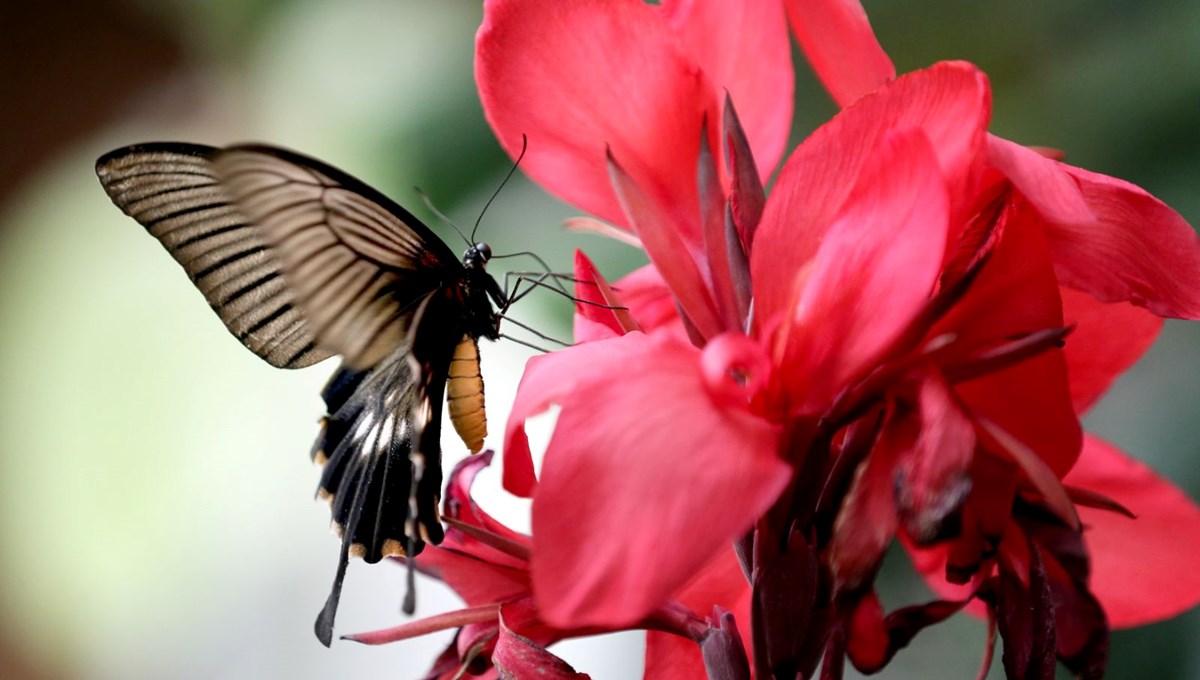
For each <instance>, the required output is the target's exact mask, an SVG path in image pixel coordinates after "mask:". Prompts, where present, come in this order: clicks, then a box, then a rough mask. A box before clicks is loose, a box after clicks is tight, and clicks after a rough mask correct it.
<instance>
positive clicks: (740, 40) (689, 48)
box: [661, 0, 795, 177]
mask: <svg viewBox="0 0 1200 680" xmlns="http://www.w3.org/2000/svg"><path fill="white" fill-rule="evenodd" d="M661 8H662V10H663V11H664V12H665V13H666V20H667V23H668V24H669V25H670V26H671V29H672V30H673V31H674V32H675V35H676V36H677V37H678V38H679V40H680V42H681V43H682V44H683V48H684V50H685V52H686V53H687V54H688V56H689V57H691V59H692V60H693V61H694V62H695V63H697V64H699V65H700V67H701V68H702V69H704V73H705V75H707V76H708V80H709V82H711V83H712V84H713V85H714V86H715V87H716V88H717V89H718V91H719V90H726V91H728V92H729V94H730V96H732V97H733V101H734V103H735V104H736V105H737V110H738V115H739V117H740V118H741V120H742V124H743V126H745V128H746V133H747V135H748V136H749V138H750V143H751V146H752V147H753V149H754V158H755V160H756V161H757V165H758V171H759V174H760V175H761V176H763V177H769V176H770V175H771V172H772V171H774V169H775V166H776V164H778V163H779V159H780V158H781V157H782V156H783V150H784V148H785V146H786V145H787V140H788V133H789V132H790V131H791V125H792V87H793V83H794V81H795V78H794V75H793V73H792V48H791V44H790V43H789V42H788V34H787V22H786V21H785V18H784V13H783V7H782V6H781V5H780V4H779V2H778V0H666V1H665V2H663V3H662V5H661ZM713 122H714V123H715V122H716V120H715V119H714V121H713Z"/></svg>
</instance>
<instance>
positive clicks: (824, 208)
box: [750, 62, 991, 319]
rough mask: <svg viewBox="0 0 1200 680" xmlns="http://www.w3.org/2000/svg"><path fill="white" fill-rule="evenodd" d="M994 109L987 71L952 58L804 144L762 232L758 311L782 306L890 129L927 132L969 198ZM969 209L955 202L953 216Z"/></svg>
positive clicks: (863, 102) (757, 243) (898, 83)
mask: <svg viewBox="0 0 1200 680" xmlns="http://www.w3.org/2000/svg"><path fill="white" fill-rule="evenodd" d="M990 113H991V92H990V90H989V89H988V83H987V77H986V76H985V75H984V74H983V73H982V72H980V71H979V70H978V69H977V68H975V67H974V66H971V65H970V64H964V63H959V62H944V63H940V64H937V65H935V66H932V67H930V68H928V69H924V70H921V71H915V72H913V73H910V74H907V75H904V76H901V77H900V78H898V79H897V80H895V81H894V82H891V83H888V84H887V85H885V86H884V87H882V88H880V89H879V90H878V91H876V92H874V93H872V94H870V95H867V96H866V97H863V98H862V99H860V100H858V101H857V102H855V103H854V105H852V106H850V107H848V108H846V109H844V110H843V111H842V112H840V113H839V114H838V115H836V116H834V118H833V120H831V121H830V122H828V123H826V124H825V125H823V126H821V127H820V128H818V129H817V131H816V132H814V133H813V134H812V135H810V136H809V137H808V139H806V140H804V142H803V143H802V144H801V145H800V146H799V148H797V149H796V151H795V152H794V153H793V154H792V155H791V157H790V158H789V159H788V161H787V163H786V164H785V165H784V167H783V170H782V171H781V172H780V174H779V178H778V180H777V181H776V183H775V189H774V191H773V192H772V193H771V197H770V199H769V200H768V201H767V206H766V209H765V211H764V213H763V218H762V222H761V223H760V224H759V228H758V231H757V232H756V234H755V237H754V249H753V251H752V252H751V258H750V259H751V262H750V265H751V266H750V271H751V274H752V280H753V281H754V288H755V302H754V304H755V309H756V312H755V315H756V317H757V318H759V319H769V318H770V316H771V315H773V314H778V313H780V312H781V311H782V310H783V307H784V306H785V305H786V304H787V302H788V301H789V298H790V296H791V294H792V285H793V280H794V277H795V274H796V272H797V271H799V270H800V269H801V268H802V267H803V266H804V264H805V263H806V262H808V261H809V260H810V259H812V257H813V256H814V255H815V253H816V252H817V248H818V247H819V246H820V244H821V241H822V239H823V238H824V235H825V232H826V231H827V230H828V229H829V227H830V225H831V224H832V223H833V221H834V219H835V218H836V217H837V216H838V214H839V213H840V212H842V210H843V204H844V203H845V202H846V199H847V198H848V197H849V196H850V193H851V192H852V191H853V190H854V187H855V184H856V181H857V179H858V177H859V175H860V173H861V171H862V167H863V165H864V164H865V163H866V162H867V159H869V158H870V157H872V156H873V155H875V154H876V153H877V151H878V147H879V146H880V144H881V142H882V141H883V139H884V138H885V137H886V136H887V135H888V134H889V133H890V132H892V131H894V130H902V129H905V128H916V129H918V130H920V131H921V132H922V133H923V134H924V135H925V137H926V138H928V140H929V143H930V146H931V147H932V149H933V151H934V154H935V156H936V158H937V165H938V168H939V169H940V171H941V174H942V176H943V177H944V178H945V182H946V183H947V185H948V188H949V195H950V196H951V197H958V196H968V195H971V191H970V189H971V186H972V185H973V183H974V182H975V181H976V177H977V175H978V174H979V173H981V172H982V155H981V152H982V150H983V145H984V141H985V134H986V132H985V131H986V128H987V122H988V118H989V116H990ZM962 200H965V199H962ZM965 207H966V206H958V207H957V208H955V207H954V206H952V210H951V213H952V214H954V213H955V211H956V210H959V209H962V210H965ZM964 217H965V216H964Z"/></svg>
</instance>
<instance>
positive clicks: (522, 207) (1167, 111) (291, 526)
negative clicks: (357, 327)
mask: <svg viewBox="0 0 1200 680" xmlns="http://www.w3.org/2000/svg"><path fill="white" fill-rule="evenodd" d="M867 8H868V11H869V12H870V13H871V16H872V19H873V22H874V24H875V26H876V29H877V31H878V33H879V35H880V37H881V39H882V41H883V43H884V45H885V47H887V48H888V49H889V51H890V53H891V54H892V56H893V58H894V59H895V60H896V62H897V65H898V67H899V68H900V69H901V70H902V71H903V70H910V69H912V68H917V67H921V66H925V65H928V64H929V63H931V62H933V61H936V60H938V59H944V58H963V59H969V60H971V61H974V62H976V63H978V64H980V65H981V66H982V67H983V68H984V69H985V70H986V71H987V72H988V73H989V74H990V75H991V77H992V82H993V85H994V88H995V115H994V123H993V130H994V131H996V132H998V133H999V134H1002V135H1004V136H1006V137H1009V138H1011V139H1015V140H1018V141H1022V142H1026V143H1031V144H1040V145H1046V146H1053V147H1058V148H1062V149H1065V150H1066V151H1067V152H1068V154H1069V159H1070V160H1071V161H1073V162H1074V163H1076V164H1078V165H1082V166H1084V167H1087V168H1090V169H1093V170H1097V171H1100V172H1105V173H1108V174H1112V175H1116V176H1119V177H1123V178H1126V179H1129V180H1131V181H1134V182H1136V183H1138V184H1140V185H1142V186H1144V187H1146V188H1148V189H1149V190H1151V191H1152V192H1153V193H1155V194H1156V195H1158V196H1160V197H1161V198H1163V199H1165V200H1166V201H1167V202H1168V203H1170V204H1171V205H1173V206H1174V207H1175V208H1176V209H1178V210H1179V211H1180V212H1181V213H1183V214H1184V216H1185V217H1187V218H1188V219H1189V220H1190V221H1191V222H1192V223H1193V224H1196V223H1200V192H1198V191H1197V188H1198V187H1200V4H1198V3H1196V2H1195V1H1194V0H1156V1H1154V2H1141V3H1131V2H1124V1H1122V0H1055V1H1053V2H1041V1H1037V0H989V1H987V2H982V1H977V2H970V3H964V2H961V1H960V0H875V1H873V2H872V1H868V2H867ZM480 16H481V8H480V5H479V3H478V2H470V1H468V0H442V1H440V2H429V1H427V0H424V1H423V0H345V1H343V2H338V3H332V2H319V1H317V0H208V1H206V0H141V1H132V0H127V1H121V0H92V1H87V0H61V1H60V2H56V3H19V2H15V1H14V0H5V1H4V2H2V3H0V678H6V679H10V680H51V679H56V680H57V679H64V680H66V679H76V678H89V679H109V678H114V679H115V678H122V679H140V678H214V677H216V678H276V677H279V678H282V677H287V678H297V679H303V678H330V677H381V676H385V677H393V678H415V677H420V675H421V674H422V672H423V671H424V670H425V669H426V668H427V667H428V664H429V663H430V661H431V660H432V658H433V657H434V655H435V654H436V653H437V651H439V650H440V649H441V647H442V646H443V645H444V644H445V641H446V636H444V635H443V636H431V637H429V638H426V639H422V640H417V641H413V642H408V643H403V644H399V645H392V646H390V647H383V648H368V647H363V646H359V645H356V644H353V643H340V644H335V645H334V647H333V648H332V649H331V650H326V649H324V648H322V647H321V646H320V645H319V644H317V642H316V641H315V639H314V638H313V635H312V632H311V630H312V627H311V624H312V619H313V616H314V615H315V614H316V611H317V609H318V608H319V607H320V605H321V604H322V602H323V601H324V598H325V595H326V592H327V589H328V586H329V580H330V578H331V577H332V573H333V568H334V560H335V553H336V550H337V542H336V541H335V540H334V539H333V538H331V537H330V536H328V535H327V533H326V531H325V529H324V527H325V526H326V523H327V521H328V514H327V511H326V510H325V509H324V508H323V507H322V506H321V505H319V504H317V503H315V502H313V501H312V499H311V492H312V490H313V489H314V487H315V483H316V477H317V474H316V470H315V469H313V467H312V465H311V463H309V461H308V459H307V457H306V455H305V454H306V452H307V450H308V447H309V444H310V442H311V439H312V437H313V435H314V434H315V432H316V419H317V417H318V416H319V415H320V412H321V404H320V401H319V399H318V397H317V394H318V390H319V388H320V386H321V385H322V384H323V382H324V380H325V377H326V375H327V374H328V373H329V371H330V370H331V365H328V364H327V365H322V366H318V367H314V368H310V369H306V370H302V371H296V372H284V371H277V370H275V369H272V368H270V367H268V366H267V365H266V364H264V363H262V362H261V361H259V360H258V359H257V358H256V357H254V356H253V355H251V354H250V353H249V352H247V351H245V350H244V349H243V348H241V347H240V346H239V345H238V343H237V342H236V341H234V340H233V339H232V338H230V336H229V335H228V334H227V333H226V331H225V330H224V329H223V328H222V327H221V324H220V323H219V322H218V321H217V319H216V318H215V317H214V316H213V315H212V313H211V312H210V311H209V310H208V309H207V306H206V305H205V304H204V302H203V300H202V298H201V296H200V295H199V294H198V293H196V292H195V291H194V290H193V289H192V287H191V285H190V283H189V282H188V281H187V279H186V277H185V276H183V274H182V273H181V272H180V271H179V269H178V267H177V266H176V265H175V264H174V263H173V262H172V261H171V260H170V258H169V257H168V256H167V255H166V254H165V253H164V252H163V251H162V249H161V248H160V246H158V244H157V243H155V242H154V241H153V239H151V238H149V237H148V236H146V235H145V234H144V232H143V230H142V229H141V228H140V227H138V226H137V225H136V224H134V223H133V222H132V221H131V220H129V219H127V218H125V217H124V216H122V215H121V214H120V213H119V212H118V211H117V210H116V209H115V208H114V207H113V206H112V205H111V204H110V203H109V201H108V199H107V198H106V197H105V196H104V194H103V192H102V191H101V190H100V187H99V185H98V183H97V182H96V180H95V177H94V176H93V173H92V166H93V163H94V161H95V158H96V157H97V156H99V155H100V154H101V153H103V152H105V151H108V150H110V149H112V148H115V147H117V146H121V145H125V144H129V143H133V142H139V141H146V140H155V139H179V140H188V141H195V142H205V143H211V144H225V143H231V142H236V141H248V140H258V141H266V142H271V143H274V144H279V145H284V146H289V147H292V148H296V149H299V150H303V151H305V152H307V153H309V154H312V155H315V156H318V157H321V158H324V159H326V160H328V161H330V162H332V163H334V164H335V165H338V166H340V167H342V168H344V169H346V170H348V171H350V172H351V173H352V174H355V175H357V176H359V177H361V178H363V179H364V180H366V181H367V182H368V183H370V184H372V185H374V186H376V187H378V188H380V189H381V190H383V191H384V192H385V193H388V194H390V195H392V196H393V197H396V198H397V199H398V200H400V201H401V202H403V203H405V204H406V205H408V206H410V207H411V208H412V209H413V210H414V211H415V212H417V214H419V215H422V216H424V217H427V218H428V217H429V215H428V212H427V211H425V210H424V209H423V207H422V206H421V205H420V202H419V200H418V198H417V195H416V193H415V192H414V190H413V187H414V186H420V187H421V188H422V189H424V190H425V191H426V192H428V193H429V194H430V195H431V196H432V197H433V198H434V200H435V201H436V203H437V204H438V205H439V206H440V208H441V209H442V210H444V211H445V212H446V213H448V214H449V215H450V216H451V217H453V218H454V219H455V220H457V221H458V222H460V223H466V224H468V225H469V224H471V223H473V222H474V220H475V218H476V217H477V216H478V214H479V211H480V209H481V207H482V205H483V203H484V202H485V200H486V198H487V196H488V195H489V194H490V192H491V191H492V190H493V189H494V188H495V187H496V186H497V185H498V183H499V181H500V179H501V177H502V176H503V174H504V172H505V171H506V170H507V168H508V163H509V161H508V160H507V158H506V157H505V156H504V155H503V153H502V152H501V151H500V150H499V148H498V146H497V144H496V143H495V141H494V139H493V138H492V136H491V133H490V131H489V129H488V127H487V125H486V123H485V122H484V119H483V115H482V112H481V110H480V107H479V103H478V101H477V99H476V96H475V93H474V86H473V81H472V68H471V59H472V50H473V42H472V39H473V34H474V30H475V28H476V26H477V25H478V23H479V19H480ZM529 39H531V40H534V39H536V36H530V37H529ZM797 71H798V74H799V75H798V77H799V78H800V86H799V87H798V90H797V113H796V120H795V139H796V140H799V139H802V138H803V136H804V135H805V134H806V133H807V131H809V130H811V129H812V128H814V127H815V126H817V125H819V124H820V123H821V122H822V121H824V120H826V119H827V118H828V117H829V116H830V115H831V114H832V113H833V110H834V108H833V106H832V104H831V103H830V102H829V100H828V98H827V97H826V96H825V94H824V93H823V92H822V91H821V89H820V88H819V87H818V86H817V85H816V83H815V82H814V81H813V80H812V77H811V74H809V73H808V72H807V70H806V67H805V66H804V65H803V62H802V61H799V60H798V61H797ZM572 214H573V213H572V211H571V209H569V208H568V207H567V206H564V205H562V204H561V203H558V202H556V201H555V200H553V199H551V198H549V197H547V196H546V195H545V194H543V193H542V192H541V191H540V190H539V189H538V188H537V187H535V186H533V185H532V184H531V183H529V182H528V181H526V180H524V179H523V178H521V177H519V176H518V177H517V178H515V179H514V180H513V181H512V182H510V183H509V185H508V186H507V187H506V188H505V189H504V191H503V193H502V194H501V195H500V197H499V199H498V200H497V201H496V203H495V204H494V205H493V207H492V208H491V209H490V211H489V212H488V214H487V216H486V218H485V219H484V221H483V225H482V226H481V227H480V231H479V233H480V236H481V238H483V239H484V240H487V241H489V242H490V243H491V244H492V245H493V248H494V249H495V251H496V252H498V253H503V252H510V251H516V250H523V249H527V248H532V249H535V250H537V251H538V252H539V253H541V254H542V255H543V256H544V257H546V258H547V259H548V260H550V262H551V264H552V265H553V266H555V268H558V269H565V268H567V267H569V264H570V257H571V252H572V250H573V249H574V248H576V247H579V248H583V249H585V250H586V251H587V252H588V253H589V254H590V255H591V256H592V257H593V258H594V259H595V260H596V261H597V262H598V264H599V265H600V267H601V269H602V270H603V271H605V272H606V273H608V274H609V275H611V277H613V278H615V277H617V276H619V275H620V274H623V273H625V272H626V271H629V270H631V269H632V268H634V267H635V266H638V265H639V264H641V262H642V258H641V256H640V255H639V253H637V252H636V251H634V250H632V249H630V248H628V247H625V246H622V245H619V244H615V243H612V242H608V241H605V240H603V239H600V238H597V237H589V236H582V235H577V234H570V233H566V232H565V231H564V230H563V229H562V228H561V226H560V225H561V222H562V220H563V219H564V218H566V217H569V216H571V215H572ZM430 222H431V223H433V222H434V220H432V219H431V220H430ZM437 228H439V229H440V225H438V226H437ZM443 233H445V232H444V231H443ZM447 240H448V242H450V243H457V242H458V240H457V238H454V237H449V238H448V239H447ZM456 247H457V246H456ZM497 264H499V262H497ZM526 303H527V304H522V305H521V306H520V308H519V311H518V313H517V317H518V318H520V319H522V320H523V321H525V322H527V323H530V324H532V325H534V326H536V327H538V328H541V329H543V330H544V331H546V332H547V333H549V334H552V335H557V336H559V337H568V336H569V330H570V327H569V314H570V307H569V306H568V305H567V304H566V303H565V302H564V301H562V300H561V299H558V298H556V297H555V296H553V295H533V296H531V297H530V298H528V299H527V300H526ZM1114 332H1120V329H1114ZM1198 350H1200V326H1195V325H1193V326H1188V325H1186V324H1182V323H1168V325H1167V327H1166V330H1165V332H1164V334H1163V337H1162V339H1161V341H1160V342H1159V343H1158V345H1157V346H1156V347H1155V348H1154V349H1153V350H1152V351H1151V352H1150V354H1149V355H1148V356H1147V357H1146V358H1145V359H1144V360H1143V361H1142V362H1141V363H1140V364H1139V365H1138V366H1136V367H1135V368H1134V369H1133V370H1132V371H1131V372H1130V373H1129V374H1128V375H1127V376H1126V377H1125V378H1124V379H1123V380H1122V381H1121V382H1120V383H1119V384H1118V385H1117V386H1116V388H1115V389H1114V391H1113V393H1112V394H1111V395H1110V396H1109V397H1108V398H1107V399H1106V400H1105V401H1104V402H1103V403H1101V404H1100V405H1099V407H1098V408H1096V410H1095V412H1094V414H1093V415H1092V416H1091V417H1090V418H1089V421H1088V424H1089V427H1090V428H1091V429H1092V430H1093V431H1095V432H1098V433H1100V434H1102V435H1104V436H1105V437H1107V438H1109V439H1110V440H1113V441H1115V442H1116V443H1118V444H1120V445H1122V446H1123V447H1124V448H1125V449H1126V450H1128V451H1130V452H1132V453H1134V454H1136V455H1138V456H1140V457H1141V458H1143V459H1144V460H1147V461H1149V462H1150V463H1151V464H1152V465H1154V466H1155V467H1156V468H1157V469H1159V470H1160V471H1162V472H1164V473H1165V474H1167V475H1168V476H1169V477H1171V478H1172V479H1174V480H1175V481H1176V482H1177V483H1179V484H1180V485H1182V486H1183V487H1184V488H1185V489H1187V490H1188V492H1189V493H1190V494H1191V495H1192V497H1193V498H1196V497H1200V461H1198V460H1197V453H1200V451H1198V448H1200V447H1198V446H1197V444H1196V442H1197V436H1198V435H1200V422H1197V415H1198V414H1200V379H1198V378H1200V354H1198ZM529 355H530V352H529V350H527V349H525V348H522V347H520V346H518V345H515V344H513V343H508V342H500V343H496V344H488V345H487V346H486V347H485V348H484V355H483V361H484V366H485V368H484V372H485V377H486V379H487V381H488V396H489V406H490V411H491V420H492V429H493V431H498V430H499V429H500V428H501V427H502V423H503V422H504V418H505V416H506V402H507V401H508V400H509V399H510V398H511V395H512V393H513V391H514V390H515V385H516V381H517V380H518V379H519V376H520V371H521V367H522V366H523V363H524V361H525V359H526V358H527V357H528V356H529ZM448 448H449V447H448ZM451 457H453V455H451ZM479 484H480V485H481V486H482V487H483V488H482V494H483V498H484V503H485V504H491V505H490V507H495V508H498V512H500V513H502V514H504V515H505V516H506V517H508V518H509V519H510V520H511V521H512V522H513V523H514V524H515V525H516V526H518V527H520V526H522V523H523V522H525V521H526V520H525V518H524V513H525V512H526V511H527V508H525V507H523V506H522V505H521V504H520V503H516V502H513V501H512V500H511V499H507V498H505V497H504V496H503V494H501V493H500V492H499V490H498V486H499V485H498V482H497V479H496V475H495V474H494V473H492V472H489V473H487V474H485V475H484V476H483V477H482V478H481V481H480V482H479ZM896 557H897V558H898V559H892V560H889V564H888V567H887V573H886V575H885V578H886V579H888V581H889V582H888V583H887V584H885V586H884V588H883V590H884V591H885V593H888V594H890V595H889V596H888V601H889V603H902V602H908V601H915V600H919V599H922V598H923V597H925V594H924V592H923V589H922V586H920V584H919V583H917V582H916V581H915V580H914V579H913V578H912V575H911V574H910V573H908V571H907V569H906V567H905V565H904V560H903V558H902V557H900V556H899V555H897V556H896ZM1198 568H1200V567H1198ZM401 581H402V578H401V572H400V570H399V569H398V568H395V567H393V566H390V565H379V566H375V567H366V566H364V565H361V564H356V565H352V568H351V571H350V575H349V578H348V582H347V584H348V585H347V589H346V593H345V596H344V598H343V607H342V611H341V616H340V617H339V625H338V631H339V632H342V633H345V632H353V631H359V630H366V629H371V628H376V627H383V626H389V625H394V624H396V623H398V622H400V621H401V620H402V617H401V615H400V614H399V612H398V605H399V602H400V597H401V592H402V585H401ZM455 604H456V603H455V599H454V597H453V595H452V594H450V593H449V592H448V591H447V590H445V589H444V588H442V587H440V585H439V584H436V583H432V582H426V583H423V584H422V586H421V598H420V606H421V610H420V612H421V613H423V614H430V613H435V612H437V611H441V610H445V609H448V608H450V607H453V606H455ZM983 634H984V631H983V626H982V624H980V623H979V622H977V621H975V620H972V619H970V618H969V617H965V616H963V617H958V618H956V619H955V620H954V621H953V622H952V623H950V624H946V625H943V626H939V627H936V628H934V629H932V630H930V631H928V632H926V633H924V634H922V636H921V637H920V638H918V640H917V641H916V642H915V643H914V645H913V646H912V647H911V648H910V649H909V650H907V651H905V652H902V653H901V654H900V655H899V657H898V658H897V659H896V661H895V662H894V663H893V664H892V666H891V667H889V669H888V670H889V674H890V675H889V677H911V678H925V677H973V675H974V672H975V670H976V667H977V664H978V659H979V657H980V651H981V648H982V644H983ZM1198 643H1200V613H1197V612H1195V611H1193V612H1191V613H1188V614H1185V615H1183V616H1180V617H1178V618H1176V619H1174V620H1172V621H1169V622H1165V623H1160V624H1156V625H1153V626H1148V627H1145V628H1142V629H1139V630H1135V631H1126V632H1118V633H1117V634H1116V635H1115V636H1114V639H1113V654H1112V656H1113V661H1112V666H1111V677H1114V678H1142V677H1158V678H1200V644H1198ZM642 644H643V643H642V640H641V637H640V636H639V635H636V634H624V635H618V636H608V637H604V638H597V639H593V640H585V641H577V642H572V643H568V644H564V645H561V646H560V647H558V648H556V651H558V652H559V653H561V654H562V655H563V656H564V657H566V658H567V659H568V660H570V661H571V662H572V663H574V664H575V665H576V668H578V669H580V670H583V671H586V672H589V673H592V675H593V677H597V678H637V677H640V675H639V673H640V665H641V660H640V656H641V648H642ZM994 672H995V669H994Z"/></svg>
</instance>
